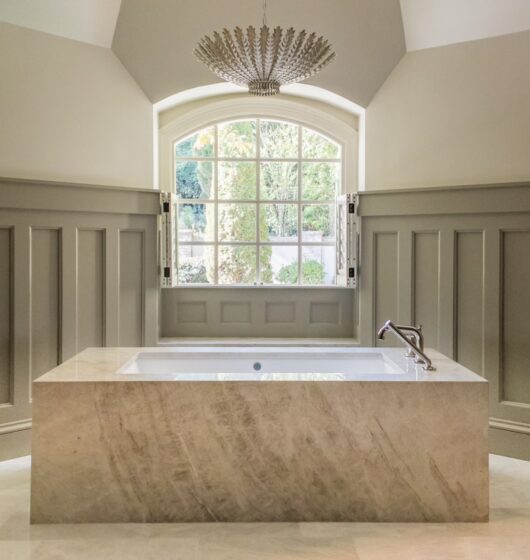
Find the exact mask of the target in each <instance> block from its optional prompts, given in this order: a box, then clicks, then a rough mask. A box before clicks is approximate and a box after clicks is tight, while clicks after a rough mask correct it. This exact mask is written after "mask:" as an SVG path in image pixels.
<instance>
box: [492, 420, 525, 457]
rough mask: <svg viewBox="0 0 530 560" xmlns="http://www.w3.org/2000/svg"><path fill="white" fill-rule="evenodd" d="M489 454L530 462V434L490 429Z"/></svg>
mask: <svg viewBox="0 0 530 560" xmlns="http://www.w3.org/2000/svg"><path fill="white" fill-rule="evenodd" d="M489 440H490V452H491V453H494V454H495V455H504V456H506V457H514V458H515V459H522V460H524V461H530V434H528V433H524V432H516V431H512V430H503V429H500V428H493V427H490V431H489Z"/></svg>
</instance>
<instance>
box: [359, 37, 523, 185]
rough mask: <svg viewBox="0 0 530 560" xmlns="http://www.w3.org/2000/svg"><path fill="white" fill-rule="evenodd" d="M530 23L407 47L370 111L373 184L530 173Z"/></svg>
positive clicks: (477, 180)
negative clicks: (509, 31)
mask: <svg viewBox="0 0 530 560" xmlns="http://www.w3.org/2000/svg"><path fill="white" fill-rule="evenodd" d="M529 54H530V31H528V32H522V33H517V34H513V35H506V36H503V37H496V38H491V39H485V40H481V41H474V42H469V43H462V44H458V45H451V46H446V47H439V48H433V49H427V50H422V51H417V52H413V53H408V54H407V55H406V56H405V57H404V58H403V59H402V60H401V62H400V63H399V64H398V66H397V67H396V68H395V70H394V71H393V73H392V74H391V75H390V76H389V78H388V79H387V81H386V82H385V84H384V85H383V86H382V88H381V89H380V90H379V92H378V93H377V95H376V96H375V98H374V99H373V101H372V103H371V104H370V105H369V107H368V110H367V114H366V131H367V137H366V154H367V160H366V173H367V178H366V184H367V188H368V189H377V188H392V187H430V186H447V185H465V184H481V183H501V182H511V181H526V180H528V179H530V157H529V154H530V63H529Z"/></svg>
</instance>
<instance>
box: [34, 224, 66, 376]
mask: <svg viewBox="0 0 530 560" xmlns="http://www.w3.org/2000/svg"><path fill="white" fill-rule="evenodd" d="M60 251H61V239H60V231H59V230H57V229H38V228H33V229H32V230H31V272H30V274H31V376H32V379H36V378H37V377H39V376H40V375H42V374H43V373H46V372H47V371H49V370H50V369H52V368H54V367H55V366H57V365H58V364H59V362H60V356H61V352H60V337H59V329H60V316H61V313H60V311H61V307H60V285H61V282H60V262H61V256H60Z"/></svg>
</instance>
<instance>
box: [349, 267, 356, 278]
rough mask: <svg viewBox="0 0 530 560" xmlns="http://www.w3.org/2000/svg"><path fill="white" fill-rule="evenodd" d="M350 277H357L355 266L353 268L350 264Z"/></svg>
mask: <svg viewBox="0 0 530 560" xmlns="http://www.w3.org/2000/svg"><path fill="white" fill-rule="evenodd" d="M348 277H349V278H355V268H353V267H352V266H350V268H349V269H348Z"/></svg>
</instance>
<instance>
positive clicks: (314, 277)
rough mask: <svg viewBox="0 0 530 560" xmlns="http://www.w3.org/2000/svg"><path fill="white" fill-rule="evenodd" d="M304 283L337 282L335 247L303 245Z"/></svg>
mask: <svg viewBox="0 0 530 560" xmlns="http://www.w3.org/2000/svg"><path fill="white" fill-rule="evenodd" d="M302 283H303V284H335V247H333V246H326V245H313V246H305V247H302Z"/></svg>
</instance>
